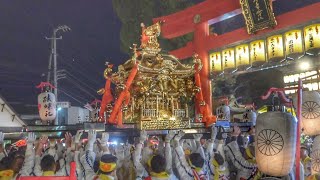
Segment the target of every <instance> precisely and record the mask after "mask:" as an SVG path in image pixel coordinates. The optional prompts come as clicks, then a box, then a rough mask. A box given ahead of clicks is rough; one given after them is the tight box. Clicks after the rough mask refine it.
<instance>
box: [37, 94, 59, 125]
mask: <svg viewBox="0 0 320 180" xmlns="http://www.w3.org/2000/svg"><path fill="white" fill-rule="evenodd" d="M38 109H39V115H40V119H41V120H43V121H52V120H54V119H55V118H56V113H57V112H56V97H55V95H54V94H53V93H51V92H43V93H41V94H39V95H38Z"/></svg>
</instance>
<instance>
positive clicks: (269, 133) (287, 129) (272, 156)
mask: <svg viewBox="0 0 320 180" xmlns="http://www.w3.org/2000/svg"><path fill="white" fill-rule="evenodd" d="M296 131H297V120H296V118H295V117H294V116H292V114H290V113H285V112H280V111H269V112H266V113H263V114H260V115H259V116H258V118H257V124H256V141H255V147H256V161H257V165H258V168H259V170H260V171H261V172H262V173H265V174H267V175H271V176H286V175H288V174H289V172H290V171H291V170H292V168H293V164H294V160H295V153H296V138H297V134H296Z"/></svg>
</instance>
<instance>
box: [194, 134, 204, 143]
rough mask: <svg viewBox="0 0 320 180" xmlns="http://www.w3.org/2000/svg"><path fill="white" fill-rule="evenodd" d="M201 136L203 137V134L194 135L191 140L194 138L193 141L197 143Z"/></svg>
mask: <svg viewBox="0 0 320 180" xmlns="http://www.w3.org/2000/svg"><path fill="white" fill-rule="evenodd" d="M202 136H203V134H194V135H193V138H194V140H195V141H197V142H199V141H200V139H201V138H202Z"/></svg>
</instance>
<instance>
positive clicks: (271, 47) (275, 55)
mask: <svg viewBox="0 0 320 180" xmlns="http://www.w3.org/2000/svg"><path fill="white" fill-rule="evenodd" d="M267 46H268V60H269V62H281V61H282V60H284V59H285V55H284V48H283V37H282V35H274V36H270V37H268V38H267Z"/></svg>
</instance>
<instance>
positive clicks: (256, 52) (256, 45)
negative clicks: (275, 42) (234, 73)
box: [250, 40, 266, 67]
mask: <svg viewBox="0 0 320 180" xmlns="http://www.w3.org/2000/svg"><path fill="white" fill-rule="evenodd" d="M250 60H251V65H252V66H253V67H257V66H261V65H263V64H264V63H266V51H265V43H264V40H257V41H253V42H251V43H250Z"/></svg>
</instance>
